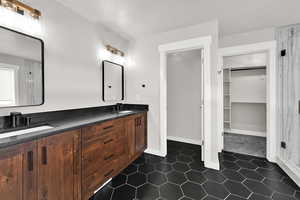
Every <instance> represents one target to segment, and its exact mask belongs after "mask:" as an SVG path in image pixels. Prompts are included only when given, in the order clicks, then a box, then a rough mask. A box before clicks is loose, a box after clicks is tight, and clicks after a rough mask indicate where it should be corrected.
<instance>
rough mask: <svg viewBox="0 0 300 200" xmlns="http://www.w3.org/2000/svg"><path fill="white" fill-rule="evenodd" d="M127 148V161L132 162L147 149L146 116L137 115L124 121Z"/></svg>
mask: <svg viewBox="0 0 300 200" xmlns="http://www.w3.org/2000/svg"><path fill="white" fill-rule="evenodd" d="M125 127H126V134H127V140H128V148H129V154H128V156H129V160H130V161H133V160H135V159H136V158H137V157H138V156H140V154H141V153H143V152H144V150H145V149H146V148H147V114H138V115H133V116H130V117H127V118H126V119H125Z"/></svg>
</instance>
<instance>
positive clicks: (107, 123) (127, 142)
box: [0, 109, 147, 200]
mask: <svg viewBox="0 0 300 200" xmlns="http://www.w3.org/2000/svg"><path fill="white" fill-rule="evenodd" d="M51 125H52V126H54V128H53V129H48V130H43V131H40V132H37V133H30V134H29V135H22V136H16V137H12V138H7V139H4V141H1V143H0V196H1V199H2V198H3V199H9V200H66V199H68V200H88V199H89V198H90V197H91V196H92V195H93V193H94V191H95V190H97V189H98V188H99V187H100V186H101V185H102V184H104V183H105V182H106V181H107V180H109V179H110V178H112V177H114V176H116V175H117V174H119V173H120V172H121V171H122V170H123V169H125V168H126V167H127V166H128V165H129V164H130V163H131V162H133V161H134V160H135V159H136V158H138V157H139V156H140V155H141V154H142V153H143V152H144V150H145V149H146V147H147V110H143V109H142V110H132V111H128V113H127V112H124V113H122V112H120V113H115V112H105V113H104V114H103V113H98V114H95V113H93V116H91V115H88V116H83V117H82V116H80V117H79V116H78V117H73V118H71V119H63V120H54V121H52V123H51ZM5 140H6V141H5Z"/></svg>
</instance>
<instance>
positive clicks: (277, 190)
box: [91, 141, 300, 200]
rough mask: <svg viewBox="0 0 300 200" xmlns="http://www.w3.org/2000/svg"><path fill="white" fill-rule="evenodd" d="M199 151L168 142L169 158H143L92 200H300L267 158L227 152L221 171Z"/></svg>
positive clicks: (296, 190) (222, 157) (293, 186)
mask: <svg viewBox="0 0 300 200" xmlns="http://www.w3.org/2000/svg"><path fill="white" fill-rule="evenodd" d="M200 156H201V151H200V147H199V146H196V145H191V144H185V143H179V142H172V141H168V155H167V157H166V158H161V157H157V156H153V155H149V154H144V155H143V156H141V157H140V158H138V159H137V160H136V161H135V162H134V163H133V164H131V165H130V166H129V167H128V168H127V169H125V170H124V171H123V172H122V173H121V174H120V175H119V176H117V177H115V178H114V179H113V180H112V181H111V182H110V183H109V184H107V185H106V186H105V187H104V188H102V189H101V190H100V191H99V192H98V193H97V194H96V195H95V196H94V197H92V198H91V200H132V199H134V200H177V199H180V200H191V199H194V200H198V199H199V200H220V199H226V200H245V199H249V200H300V188H299V187H297V185H296V184H295V183H294V182H293V181H292V180H291V179H290V178H288V177H287V175H286V174H285V173H284V172H283V171H282V170H281V169H280V168H279V167H278V166H277V165H275V164H272V163H269V162H267V161H266V160H265V159H262V158H257V157H252V156H247V155H241V154H235V153H229V152H224V153H222V154H221V155H220V162H221V171H215V170H211V169H207V168H205V167H204V166H203V164H202V163H201V162H200Z"/></svg>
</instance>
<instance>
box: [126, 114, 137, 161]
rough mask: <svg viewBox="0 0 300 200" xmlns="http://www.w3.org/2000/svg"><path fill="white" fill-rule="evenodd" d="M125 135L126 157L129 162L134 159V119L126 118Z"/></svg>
mask: <svg viewBox="0 0 300 200" xmlns="http://www.w3.org/2000/svg"><path fill="white" fill-rule="evenodd" d="M125 134H126V136H127V143H128V156H129V162H131V160H132V159H133V158H134V156H135V154H136V147H135V118H134V117H128V118H127V119H126V121H125Z"/></svg>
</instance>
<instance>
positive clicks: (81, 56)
mask: <svg viewBox="0 0 300 200" xmlns="http://www.w3.org/2000/svg"><path fill="white" fill-rule="evenodd" d="M30 3H31V5H34V7H36V8H37V9H40V10H41V11H42V15H43V16H42V18H41V24H42V30H43V36H42V37H43V40H44V42H45V104H44V105H42V106H37V107H20V108H1V109H0V116H3V115H8V114H9V112H12V111H20V112H24V113H29V112H30V113H31V112H42V111H50V110H60V109H73V108H82V107H92V106H101V105H105V103H104V102H102V100H101V95H102V91H101V90H102V87H101V85H102V82H101V71H100V69H101V67H100V66H101V65H100V61H99V59H98V55H99V51H100V48H101V46H102V45H103V43H104V44H113V45H115V46H116V47H118V48H120V49H122V50H126V49H127V46H128V41H127V40H125V39H123V38H121V37H118V36H117V34H114V33H112V32H111V31H109V30H108V29H105V31H104V28H101V27H100V28H99V24H97V26H98V28H96V25H95V24H92V23H90V22H89V21H87V20H86V19H84V18H82V17H81V16H79V15H77V14H75V13H73V12H72V11H71V10H69V9H68V8H66V7H64V6H62V5H61V4H59V3H57V2H56V1H39V0H30Z"/></svg>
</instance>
